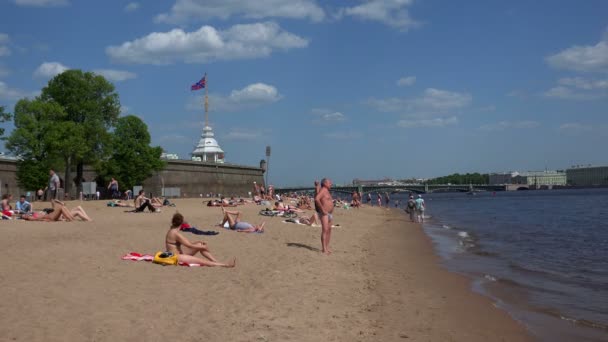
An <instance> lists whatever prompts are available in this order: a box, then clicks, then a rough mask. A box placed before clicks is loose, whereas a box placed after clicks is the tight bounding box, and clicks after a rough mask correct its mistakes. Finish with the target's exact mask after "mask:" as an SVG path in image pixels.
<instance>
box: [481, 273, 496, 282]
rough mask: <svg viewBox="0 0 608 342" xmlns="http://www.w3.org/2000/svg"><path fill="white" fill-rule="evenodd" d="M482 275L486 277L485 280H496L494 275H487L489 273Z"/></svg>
mask: <svg viewBox="0 0 608 342" xmlns="http://www.w3.org/2000/svg"><path fill="white" fill-rule="evenodd" d="M483 277H484V278H486V279H487V280H489V281H496V278H495V277H493V276H491V275H489V274H486V275H484V276H483Z"/></svg>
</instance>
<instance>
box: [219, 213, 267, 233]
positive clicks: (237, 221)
mask: <svg viewBox="0 0 608 342" xmlns="http://www.w3.org/2000/svg"><path fill="white" fill-rule="evenodd" d="M222 212H223V213H224V219H223V220H222V224H221V226H222V227H223V226H224V224H226V222H228V228H230V229H232V230H236V231H237V232H239V233H258V232H260V233H261V232H264V225H265V224H266V222H262V223H260V224H258V225H257V226H254V225H253V224H251V223H249V222H244V221H241V212H240V211H228V210H226V209H224V208H222Z"/></svg>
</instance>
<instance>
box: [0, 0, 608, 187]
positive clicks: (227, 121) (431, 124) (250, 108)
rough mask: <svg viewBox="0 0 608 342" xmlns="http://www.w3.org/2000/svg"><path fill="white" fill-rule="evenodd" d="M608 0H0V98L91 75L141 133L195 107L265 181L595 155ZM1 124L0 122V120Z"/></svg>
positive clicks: (607, 69) (175, 125)
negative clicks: (70, 75) (69, 73)
mask: <svg viewBox="0 0 608 342" xmlns="http://www.w3.org/2000/svg"><path fill="white" fill-rule="evenodd" d="M605 13H608V2H606V1H602V0H589V1H586V2H584V5H582V4H581V2H578V1H560V2H554V1H546V0H543V1H534V2H529V1H509V2H488V1H481V0H478V1H467V2H447V1H438V0H418V1H416V0H362V1H352V2H341V1H323V2H321V1H315V0H271V1H270V0H258V1H255V2H252V1H245V0H232V1H222V0H206V1H202V0H173V1H165V2H160V1H159V2H153V1H147V2H143V1H132V2H125V1H115V0H111V1H105V2H82V1H73V0H28V1H22V0H8V1H3V2H2V3H0V20H2V23H3V26H2V27H1V28H0V106H5V107H6V109H7V110H8V111H9V112H12V111H13V107H14V104H15V103H16V101H18V100H19V99H20V98H23V97H32V96H36V95H37V94H39V92H40V90H41V89H42V88H43V87H44V86H45V85H46V83H47V82H48V80H49V79H50V78H52V77H53V76H55V75H57V74H58V73H60V72H62V71H64V70H67V69H70V68H78V69H83V70H85V71H93V72H96V73H98V74H101V75H104V76H105V77H106V78H107V79H108V80H109V81H111V82H113V83H114V84H115V86H116V90H117V92H118V94H119V95H120V99H121V104H122V106H123V110H122V112H123V113H122V114H123V115H127V114H134V115H137V116H139V117H140V118H142V119H143V120H144V121H145V122H146V124H147V125H148V128H149V131H150V134H151V136H152V143H153V145H160V146H162V147H163V148H164V150H165V151H166V152H167V153H176V154H178V155H179V156H180V158H183V159H189V158H190V155H189V154H190V153H191V152H192V151H193V150H194V147H195V146H196V144H197V143H198V141H199V139H200V136H201V133H202V128H203V127H202V126H203V119H204V110H203V101H202V96H203V94H204V91H190V86H191V85H192V84H194V83H195V82H197V81H199V80H200V79H201V77H202V76H203V75H204V74H205V73H207V77H208V78H207V87H208V91H209V97H210V116H209V119H210V124H211V126H212V127H213V130H214V133H215V138H216V139H217V141H218V142H219V145H220V146H221V148H222V149H223V150H224V151H225V152H226V153H225V159H226V162H228V163H234V164H244V165H259V162H260V160H261V159H265V148H266V146H268V145H270V146H271V147H272V156H271V160H270V163H269V172H270V175H269V181H270V183H273V184H275V185H277V186H283V185H299V184H309V183H310V182H311V181H312V180H314V179H320V178H322V177H329V178H331V179H333V180H334V182H336V183H338V184H344V183H347V182H352V180H353V179H354V178H362V179H379V178H385V177H389V178H393V179H401V178H434V177H440V176H446V175H449V174H452V173H467V172H480V173H492V172H505V171H509V170H513V169H514V170H524V171H538V170H545V169H549V170H558V169H567V168H569V167H570V166H572V165H577V164H585V165H586V164H592V165H608V158H607V157H606V153H605V152H603V148H602V147H601V146H603V145H605V144H606V141H607V138H608V117H607V116H606V110H607V109H608V18H607V17H606V15H605ZM3 126H4V127H6V128H7V134H10V131H11V130H12V128H13V126H12V123H11V122H9V123H6V124H4V125H3Z"/></svg>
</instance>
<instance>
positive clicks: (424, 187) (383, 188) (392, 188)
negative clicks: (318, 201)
mask: <svg viewBox="0 0 608 342" xmlns="http://www.w3.org/2000/svg"><path fill="white" fill-rule="evenodd" d="M505 190H507V186H505V185H487V184H459V185H455V184H405V185H344V186H332V188H331V191H332V192H341V193H348V194H350V193H352V192H353V191H360V192H361V193H362V194H368V193H372V192H390V193H394V192H406V193H409V192H413V193H418V194H422V193H431V192H475V191H505ZM314 191H315V188H314V187H313V186H309V187H306V186H302V187H284V188H276V189H275V192H277V193H286V192H314Z"/></svg>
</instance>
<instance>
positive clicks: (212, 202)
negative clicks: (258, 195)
mask: <svg viewBox="0 0 608 342" xmlns="http://www.w3.org/2000/svg"><path fill="white" fill-rule="evenodd" d="M207 206H208V207H236V204H229V203H224V202H223V201H219V200H209V202H207Z"/></svg>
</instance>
